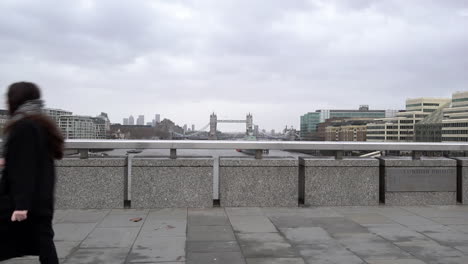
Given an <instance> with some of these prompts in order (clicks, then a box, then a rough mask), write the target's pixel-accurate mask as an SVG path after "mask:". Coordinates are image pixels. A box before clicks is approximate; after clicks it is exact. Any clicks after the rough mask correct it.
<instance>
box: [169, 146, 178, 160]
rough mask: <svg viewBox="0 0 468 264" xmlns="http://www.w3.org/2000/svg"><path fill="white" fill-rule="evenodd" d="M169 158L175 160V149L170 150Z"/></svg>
mask: <svg viewBox="0 0 468 264" xmlns="http://www.w3.org/2000/svg"><path fill="white" fill-rule="evenodd" d="M169 158H170V159H177V149H173V148H171V150H170V154H169Z"/></svg>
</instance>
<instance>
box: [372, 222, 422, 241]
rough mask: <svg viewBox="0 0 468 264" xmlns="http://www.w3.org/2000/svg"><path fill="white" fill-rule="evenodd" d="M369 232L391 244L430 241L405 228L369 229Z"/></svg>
mask: <svg viewBox="0 0 468 264" xmlns="http://www.w3.org/2000/svg"><path fill="white" fill-rule="evenodd" d="M369 231H370V232H372V233H374V234H376V235H378V236H381V237H383V238H385V239H387V240H389V241H391V242H407V241H430V239H429V238H428V237H426V236H425V235H423V234H421V233H419V232H416V231H414V230H411V229H409V228H407V227H394V226H380V227H369Z"/></svg>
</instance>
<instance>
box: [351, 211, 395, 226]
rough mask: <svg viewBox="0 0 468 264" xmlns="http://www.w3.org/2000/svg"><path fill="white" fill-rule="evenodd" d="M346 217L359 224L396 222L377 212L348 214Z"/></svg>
mask: <svg viewBox="0 0 468 264" xmlns="http://www.w3.org/2000/svg"><path fill="white" fill-rule="evenodd" d="M346 217H347V218H349V219H351V220H353V221H354V222H356V223H358V224H360V225H382V224H395V223H396V222H395V221H393V220H391V219H390V218H388V217H385V216H383V215H380V214H378V213H364V214H349V215H346Z"/></svg>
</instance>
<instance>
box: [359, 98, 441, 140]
mask: <svg viewBox="0 0 468 264" xmlns="http://www.w3.org/2000/svg"><path fill="white" fill-rule="evenodd" d="M448 102H450V99H448V98H415V99H407V100H406V111H404V112H399V113H397V115H396V116H395V117H392V118H381V119H376V120H375V122H372V123H369V124H367V141H390V142H398V141H414V139H415V138H414V128H415V124H416V123H418V122H420V121H421V120H423V119H424V118H425V117H427V116H428V115H430V114H431V113H433V112H434V111H436V110H437V109H439V108H440V107H441V106H443V105H444V104H446V103H448Z"/></svg>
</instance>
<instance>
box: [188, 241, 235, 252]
mask: <svg viewBox="0 0 468 264" xmlns="http://www.w3.org/2000/svg"><path fill="white" fill-rule="evenodd" d="M186 249H187V252H199V253H208V252H240V251H241V250H240V247H239V244H238V243H237V241H236V240H233V241H187V244H186Z"/></svg>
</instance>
